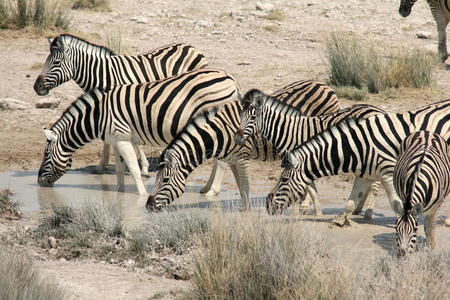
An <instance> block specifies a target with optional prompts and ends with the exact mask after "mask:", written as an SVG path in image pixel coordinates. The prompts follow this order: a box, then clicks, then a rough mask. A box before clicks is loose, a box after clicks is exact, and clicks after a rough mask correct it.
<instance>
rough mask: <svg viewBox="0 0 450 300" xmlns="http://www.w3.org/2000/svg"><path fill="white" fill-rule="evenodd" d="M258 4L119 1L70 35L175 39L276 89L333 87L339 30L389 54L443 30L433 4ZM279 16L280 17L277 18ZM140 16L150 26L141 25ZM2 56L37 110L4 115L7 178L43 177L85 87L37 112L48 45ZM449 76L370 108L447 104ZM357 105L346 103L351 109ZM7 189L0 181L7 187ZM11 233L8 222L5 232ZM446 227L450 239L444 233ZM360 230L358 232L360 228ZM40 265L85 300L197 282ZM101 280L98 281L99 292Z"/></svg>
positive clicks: (89, 156) (0, 71)
mask: <svg viewBox="0 0 450 300" xmlns="http://www.w3.org/2000/svg"><path fill="white" fill-rule="evenodd" d="M256 3H257V2H255V1H243V0H241V1H239V0H230V1H217V0H212V1H204V0H202V1H195V2H194V1H180V0H164V1H163V0H156V1H145V0H139V1H127V0H120V1H111V8H112V11H111V12H93V11H88V10H81V11H72V12H71V13H72V15H73V25H72V29H71V32H72V33H74V34H75V35H77V34H81V35H82V36H83V37H84V38H87V39H89V40H91V41H94V42H97V43H102V38H103V37H104V35H105V32H106V31H107V30H111V28H112V29H114V28H117V29H120V30H121V31H122V37H123V43H124V44H125V45H126V46H127V48H128V52H129V53H130V54H137V53H140V52H144V51H148V50H151V49H153V48H156V47H159V46H162V45H166V44H169V43H173V42H186V43H190V44H193V45H195V46H196V47H197V48H198V49H200V50H201V51H202V52H203V53H204V55H205V56H206V58H207V59H208V61H209V63H210V66H211V67H215V68H220V69H224V70H226V71H228V72H229V73H231V74H233V75H234V76H235V77H236V78H237V80H238V81H239V83H240V85H241V88H242V91H244V92H245V91H247V90H248V89H250V88H260V89H262V90H265V91H275V90H276V89H278V88H281V87H282V86H284V85H287V84H289V83H291V82H293V81H296V80H300V79H318V80H324V81H325V80H326V78H327V74H326V73H327V69H326V64H325V41H326V38H327V36H328V35H329V33H330V32H333V31H346V32H352V33H355V34H357V35H358V36H359V37H361V38H364V39H367V40H370V41H375V42H376V43H377V45H378V46H379V47H381V48H383V49H386V50H390V49H401V48H403V47H407V48H413V47H417V48H423V49H426V50H428V51H431V52H437V40H436V38H437V32H436V27H435V23H434V20H433V18H432V16H431V13H430V10H429V8H428V5H427V4H426V2H425V1H418V2H417V4H416V5H415V6H414V8H413V12H412V14H411V15H410V16H409V17H408V18H406V19H405V18H402V17H400V15H399V14H398V4H399V1H392V0H379V1H363V0H334V1H319V0H308V1H287V0H276V1H266V2H259V6H260V7H262V10H261V9H257V8H256ZM271 9H273V10H277V11H281V14H278V15H277V16H272V15H271V13H270V10H271ZM135 17H140V19H141V20H143V21H144V22H143V23H138V22H137V21H136V18H135ZM419 31H428V32H431V34H432V38H431V39H417V38H416V33H417V32H419ZM0 49H1V51H0V61H1V64H0V82H1V84H0V98H7V97H11V98H15V99H19V100H23V101H26V102H27V103H28V104H29V108H28V109H25V110H16V111H0V172H5V171H12V170H36V169H37V168H39V164H40V162H41V159H42V153H43V149H44V146H45V143H46V139H45V137H44V135H43V131H42V128H43V126H47V127H48V126H51V124H52V123H53V122H55V121H56V120H57V119H58V118H59V116H60V114H61V113H62V111H63V110H64V109H65V108H66V107H67V106H68V105H69V104H70V103H71V102H72V101H74V100H75V99H76V97H77V96H78V95H79V94H80V93H81V89H80V88H78V86H76V84H74V83H73V82H69V83H66V84H64V85H63V86H60V87H59V88H56V89H54V90H53V91H51V92H50V95H49V96H48V97H51V98H56V99H58V100H60V101H61V104H60V106H59V107H58V108H57V109H37V108H35V106H34V105H35V103H36V102H37V101H38V100H41V99H42V98H41V97H39V96H37V95H36V94H35V92H34V90H33V83H34V81H35V79H36V77H37V76H38V74H39V72H40V69H41V66H42V63H43V62H44V61H45V58H46V57H47V55H48V50H49V49H48V42H47V40H46V38H45V37H43V36H37V35H36V34H33V33H29V32H27V31H24V32H20V33H17V32H11V31H0ZM449 72H450V68H449V65H439V66H437V67H436V70H435V76H436V79H437V84H436V87H435V88H433V89H430V90H419V91H417V90H407V89H402V90H393V91H390V92H389V93H382V94H380V95H371V96H370V97H369V98H368V99H367V100H365V102H366V103H369V104H373V105H376V106H379V107H381V108H383V109H385V110H387V111H405V110H409V109H414V108H417V107H419V106H421V105H425V104H427V103H431V102H435V101H438V100H439V99H444V98H448V95H450V75H449ZM354 103H356V102H354V101H349V100H345V99H342V100H341V105H342V107H345V106H349V105H352V104H354ZM100 149H101V143H100V142H94V143H91V144H89V145H87V146H86V147H85V148H83V149H81V150H79V151H77V152H76V153H75V155H74V159H73V167H74V168H79V167H84V166H87V165H95V164H96V163H97V162H98V159H99V153H100ZM261 168H265V169H264V170H267V167H262V166H261V163H258V162H253V163H252V170H253V172H252V178H251V180H258V181H267V185H268V186H270V185H271V184H272V183H273V182H274V181H273V179H274V178H275V177H276V176H277V172H278V170H277V169H276V168H275V169H273V168H268V169H270V171H268V172H261V170H260V169H261ZM201 170H203V171H199V172H203V173H204V174H207V171H208V169H207V168H202V169H201ZM153 174H154V173H153ZM153 174H152V175H153ZM261 174H262V175H261ZM204 180H205V179H204V178H203V177H201V178H200V179H199V180H198V181H195V183H197V185H199V184H201V183H203V182H204ZM230 180H231V179H230ZM150 181H151V179H150ZM341 181H342V177H339V178H334V179H329V180H328V179H327V180H323V181H322V184H323V185H325V184H331V186H332V187H333V188H332V190H333V193H334V194H335V195H336V194H338V195H340V194H346V193H347V190H348V188H349V183H344V184H342V183H341ZM6 184H7V182H0V187H1V186H3V185H6ZM231 185H233V183H232V181H230V186H231ZM344 191H345V192H344ZM253 192H254V189H253V190H251V193H253ZM258 192H261V193H262V192H265V190H264V189H262V190H258ZM379 197H380V198H381V199H382V198H383V196H379ZM341 198H345V197H344V196H342V197H341ZM447 204H448V203H447ZM339 205H340V204H339ZM339 207H340V208H341V206H339ZM445 209H446V210H447V211H445V212H442V214H445V213H448V210H449V207H448V205H447V206H446V207H445ZM28 217H30V216H28ZM391 225H392V224H391ZM2 226H3V225H2V224H1V223H0V228H1V227H2ZM362 226H364V224H363V225H362ZM367 226H368V227H367V228H366V229H367V230H368V232H370V234H372V235H374V234H378V235H379V234H384V233H383V231H381V232H378V231H377V230H378V229H377V227H374V224H371V225H368V224H367ZM369 226H370V228H369ZM374 228H375V229H374ZM389 230H392V227H391V228H390V229H389ZM439 230H440V232H441V233H442V234H444V235H446V236H447V237H446V238H448V235H449V233H448V231H447V232H446V233H445V232H444V230H445V228H442V227H441V228H440V229H439ZM354 232H355V235H357V234H358V231H357V230H355V231H354ZM376 232H378V233H376ZM39 264H40V266H41V267H42V269H43V270H45V271H47V272H49V273H51V274H53V275H55V276H57V277H60V278H61V280H62V281H63V282H68V285H70V287H71V289H72V290H74V291H75V293H76V295H77V296H79V297H81V298H90V299H94V298H98V297H101V296H106V297H107V298H123V299H125V298H127V299H129V298H145V297H149V295H150V296H151V293H154V294H155V293H158V292H159V290H158V289H159V288H160V287H161V286H165V287H168V288H165V291H167V290H170V289H172V288H184V287H186V286H187V285H188V283H185V282H181V283H180V282H174V281H173V280H168V279H160V278H158V279H155V278H152V277H151V276H149V275H146V274H139V273H136V272H134V271H130V270H124V269H121V268H119V267H116V266H110V265H102V266H99V265H94V264H92V263H89V262H80V263H69V262H52V261H41V262H39ZM90 270H95V272H96V274H97V275H96V276H92V277H91V275H90V274H91V271H90ZM80 272H83V275H82V276H81V275H79V273H80ZM95 272H93V271H92V273H95ZM77 274H78V275H77ZM161 280H163V281H161ZM92 282H95V283H96V286H95V288H93V287H92ZM148 291H151V293H150V292H148ZM108 295H109V296H111V297H108ZM169 296H170V295H169Z"/></svg>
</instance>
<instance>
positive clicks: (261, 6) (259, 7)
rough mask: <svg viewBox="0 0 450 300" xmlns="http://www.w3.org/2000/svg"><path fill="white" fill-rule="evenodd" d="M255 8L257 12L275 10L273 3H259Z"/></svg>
mask: <svg viewBox="0 0 450 300" xmlns="http://www.w3.org/2000/svg"><path fill="white" fill-rule="evenodd" d="M255 8H256V10H260V11H265V10H271V9H273V5H272V4H271V3H262V2H257V3H256V4H255Z"/></svg>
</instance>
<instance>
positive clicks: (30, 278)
mask: <svg viewBox="0 0 450 300" xmlns="http://www.w3.org/2000/svg"><path fill="white" fill-rule="evenodd" d="M0 274H2V275H1V276H0V299H36V300H40V299H42V300H47V299H70V295H69V294H68V292H67V291H66V290H65V289H64V288H62V287H61V286H59V285H57V284H56V283H54V281H52V280H49V279H48V278H45V277H43V276H41V275H40V274H39V272H38V270H37V268H36V267H35V266H33V263H32V261H31V259H30V258H29V257H27V256H25V255H23V254H21V253H17V252H16V251H14V252H13V251H8V250H5V249H2V251H0Z"/></svg>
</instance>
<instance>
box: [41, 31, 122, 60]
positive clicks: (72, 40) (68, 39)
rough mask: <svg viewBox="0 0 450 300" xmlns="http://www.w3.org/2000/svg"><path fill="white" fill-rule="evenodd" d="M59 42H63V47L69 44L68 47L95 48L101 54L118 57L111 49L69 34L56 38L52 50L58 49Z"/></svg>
mask: <svg viewBox="0 0 450 300" xmlns="http://www.w3.org/2000/svg"><path fill="white" fill-rule="evenodd" d="M58 42H62V44H63V45H64V44H68V45H74V46H76V47H80V45H83V46H85V47H86V48H88V47H95V48H98V49H99V50H100V51H101V52H103V53H105V54H108V55H116V54H115V53H114V52H113V51H112V50H111V49H109V48H107V47H105V46H102V45H97V44H94V43H91V42H88V41H86V40H85V39H82V38H80V37H77V36H74V35H71V34H68V33H64V34H60V35H58V36H57V37H55V38H54V39H53V41H52V43H51V45H50V49H51V48H52V47H56V48H58Z"/></svg>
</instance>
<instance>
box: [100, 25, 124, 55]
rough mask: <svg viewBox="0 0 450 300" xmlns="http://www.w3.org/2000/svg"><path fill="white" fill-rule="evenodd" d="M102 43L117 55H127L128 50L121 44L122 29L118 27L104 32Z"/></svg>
mask: <svg viewBox="0 0 450 300" xmlns="http://www.w3.org/2000/svg"><path fill="white" fill-rule="evenodd" d="M103 42H104V44H105V46H106V47H107V48H109V49H111V50H112V51H113V52H114V53H115V54H117V55H127V54H129V52H130V51H129V48H128V47H127V46H126V45H125V44H124V43H123V40H122V29H121V28H120V27H114V26H113V27H111V28H109V29H107V30H106V31H105V34H104V39H103Z"/></svg>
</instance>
